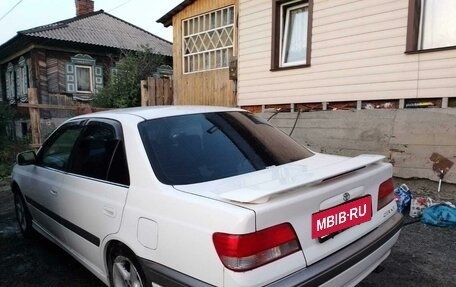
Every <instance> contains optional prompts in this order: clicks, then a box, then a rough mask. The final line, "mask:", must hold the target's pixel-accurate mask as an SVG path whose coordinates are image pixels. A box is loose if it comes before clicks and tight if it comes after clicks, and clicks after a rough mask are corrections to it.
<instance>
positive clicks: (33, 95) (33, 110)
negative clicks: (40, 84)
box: [28, 88, 41, 147]
mask: <svg viewBox="0 0 456 287" xmlns="http://www.w3.org/2000/svg"><path fill="white" fill-rule="evenodd" d="M28 100H29V103H30V104H32V105H38V94H37V90H36V88H29V89H28ZM29 113H30V126H31V129H32V146H33V147H38V146H39V145H40V144H41V124H40V109H39V108H38V106H36V107H30V108H29Z"/></svg>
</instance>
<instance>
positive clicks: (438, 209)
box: [421, 204, 456, 227]
mask: <svg viewBox="0 0 456 287" xmlns="http://www.w3.org/2000/svg"><path fill="white" fill-rule="evenodd" d="M421 222H423V223H426V224H431V225H435V226H440V227H450V226H456V208H454V207H451V206H449V205H446V204H438V205H434V206H431V207H428V208H426V209H425V210H424V211H423V215H422V217H421Z"/></svg>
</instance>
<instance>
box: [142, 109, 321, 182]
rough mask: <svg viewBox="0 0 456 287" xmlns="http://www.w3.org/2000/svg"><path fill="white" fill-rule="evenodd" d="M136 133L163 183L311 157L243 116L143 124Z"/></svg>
mask: <svg viewBox="0 0 456 287" xmlns="http://www.w3.org/2000/svg"><path fill="white" fill-rule="evenodd" d="M139 132H140V135H141V138H142V141H143V143H144V147H145V150H146V152H147V155H148V157H149V160H150V163H151V165H152V168H153V170H154V172H155V174H156V176H157V178H158V179H159V180H160V181H161V182H162V183H165V184H169V185H184V184H192V183H200V182H205V181H211V180H216V179H221V178H226V177H231V176H236V175H241V174H245V173H249V172H253V171H257V170H262V169H265V168H267V167H271V166H279V165H282V164H286V163H290V162H293V161H297V160H301V159H304V158H307V157H310V156H312V155H313V153H312V152H310V151H309V150H308V149H306V148H305V147H303V146H301V145H300V144H298V143H297V142H295V141H294V140H293V139H292V138H290V137H289V136H287V135H285V134H284V133H283V132H281V131H279V130H278V129H276V128H274V127H272V126H271V125H269V124H268V123H267V122H266V121H265V120H263V119H261V118H259V117H257V116H254V115H253V114H250V113H248V112H217V113H203V114H191V115H182V116H173V117H167V118H159V119H153V120H147V121H144V122H142V123H140V124H139Z"/></svg>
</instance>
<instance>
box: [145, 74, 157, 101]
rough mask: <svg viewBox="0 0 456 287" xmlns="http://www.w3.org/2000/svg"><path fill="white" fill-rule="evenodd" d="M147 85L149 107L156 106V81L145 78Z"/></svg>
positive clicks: (152, 78)
mask: <svg viewBox="0 0 456 287" xmlns="http://www.w3.org/2000/svg"><path fill="white" fill-rule="evenodd" d="M147 85H148V86H149V106H155V105H157V102H156V96H157V95H156V92H155V91H156V86H155V85H156V81H155V78H154V77H148V78H147Z"/></svg>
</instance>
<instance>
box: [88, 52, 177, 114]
mask: <svg viewBox="0 0 456 287" xmlns="http://www.w3.org/2000/svg"><path fill="white" fill-rule="evenodd" d="M170 61H171V59H170V58H169V57H166V56H163V55H159V54H154V53H153V51H152V50H151V49H149V48H144V50H143V51H128V52H124V53H123V55H122V57H121V60H120V61H119V62H118V63H117V65H116V73H114V74H110V76H109V81H108V83H107V84H105V87H104V88H103V89H102V90H101V91H100V92H99V93H98V94H97V95H96V97H95V98H94V99H93V101H92V105H93V106H95V107H101V108H126V107H135V106H139V105H140V103H141V86H140V82H141V80H145V79H146V78H147V77H148V76H152V74H153V73H154V72H155V71H156V69H157V67H159V66H161V65H169V64H170Z"/></svg>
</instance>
